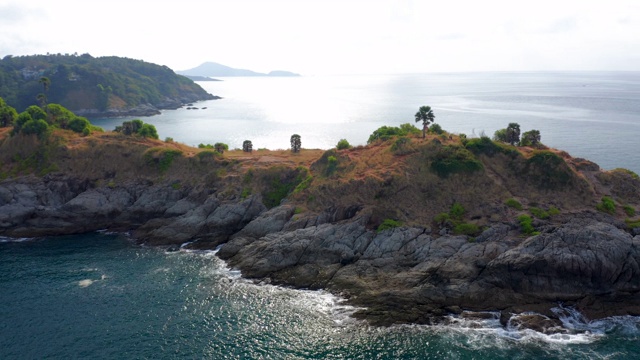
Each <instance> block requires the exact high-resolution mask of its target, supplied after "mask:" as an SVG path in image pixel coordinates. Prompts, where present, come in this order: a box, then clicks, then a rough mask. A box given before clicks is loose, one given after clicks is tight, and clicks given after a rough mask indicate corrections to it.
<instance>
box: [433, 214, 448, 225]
mask: <svg viewBox="0 0 640 360" xmlns="http://www.w3.org/2000/svg"><path fill="white" fill-rule="evenodd" d="M433 221H435V222H436V223H437V224H440V225H444V223H446V222H447V221H449V213H446V212H442V213H440V214H438V215H436V217H435V218H433Z"/></svg>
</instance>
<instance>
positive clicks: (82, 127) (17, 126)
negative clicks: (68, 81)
mask: <svg viewBox="0 0 640 360" xmlns="http://www.w3.org/2000/svg"><path fill="white" fill-rule="evenodd" d="M0 123H1V124H3V125H6V126H10V125H13V130H12V131H11V134H12V135H16V134H24V135H32V134H34V135H37V136H38V137H39V138H40V139H43V138H45V137H47V136H48V135H49V134H50V133H51V131H52V130H53V129H54V128H58V129H67V130H72V131H74V132H77V133H80V134H84V135H89V134H91V131H102V129H101V128H99V127H97V126H93V125H91V123H90V122H89V120H87V119H86V118H84V117H81V116H76V115H75V114H74V113H72V112H71V111H69V110H67V109H66V108H64V107H63V106H61V105H58V104H48V105H45V106H44V107H43V108H41V107H39V106H36V105H31V106H29V107H28V108H27V109H26V110H25V111H23V112H22V113H20V114H17V113H16V111H15V109H13V108H12V107H10V106H8V105H6V103H5V102H4V100H3V99H2V98H0Z"/></svg>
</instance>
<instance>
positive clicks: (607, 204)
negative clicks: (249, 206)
mask: <svg viewBox="0 0 640 360" xmlns="http://www.w3.org/2000/svg"><path fill="white" fill-rule="evenodd" d="M596 209H597V210H598V211H601V212H603V213H607V214H610V215H613V214H615V212H616V203H615V202H614V201H613V199H612V198H610V197H608V196H604V197H602V200H601V201H600V203H599V204H598V205H596Z"/></svg>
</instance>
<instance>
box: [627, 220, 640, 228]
mask: <svg viewBox="0 0 640 360" xmlns="http://www.w3.org/2000/svg"><path fill="white" fill-rule="evenodd" d="M625 223H626V224H627V226H628V227H629V228H630V229H635V228H640V219H636V220H632V219H626V220H625Z"/></svg>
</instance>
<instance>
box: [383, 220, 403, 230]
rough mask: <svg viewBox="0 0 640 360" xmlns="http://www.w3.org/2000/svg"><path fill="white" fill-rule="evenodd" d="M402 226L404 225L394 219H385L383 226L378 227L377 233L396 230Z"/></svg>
mask: <svg viewBox="0 0 640 360" xmlns="http://www.w3.org/2000/svg"><path fill="white" fill-rule="evenodd" d="M400 226H402V223H401V222H400V221H397V220H393V219H384V221H383V222H382V224H380V225H378V229H377V232H382V231H384V230H389V229H395V228H397V227H400Z"/></svg>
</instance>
